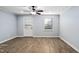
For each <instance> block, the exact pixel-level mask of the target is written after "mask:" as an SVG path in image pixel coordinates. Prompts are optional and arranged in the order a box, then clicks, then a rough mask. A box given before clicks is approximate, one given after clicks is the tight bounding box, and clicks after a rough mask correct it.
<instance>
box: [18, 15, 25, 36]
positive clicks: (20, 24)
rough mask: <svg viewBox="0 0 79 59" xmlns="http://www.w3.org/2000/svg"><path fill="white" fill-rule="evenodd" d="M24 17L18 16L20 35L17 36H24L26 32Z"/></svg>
mask: <svg viewBox="0 0 79 59" xmlns="http://www.w3.org/2000/svg"><path fill="white" fill-rule="evenodd" d="M23 17H24V16H18V17H17V24H18V29H17V30H18V34H17V36H24V32H23Z"/></svg>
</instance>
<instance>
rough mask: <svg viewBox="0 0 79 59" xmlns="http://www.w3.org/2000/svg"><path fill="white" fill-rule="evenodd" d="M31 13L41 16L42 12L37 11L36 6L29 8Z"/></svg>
mask: <svg viewBox="0 0 79 59" xmlns="http://www.w3.org/2000/svg"><path fill="white" fill-rule="evenodd" d="M31 10H32V13H35V14H37V15H41V12H44V11H43V10H40V9H37V6H31Z"/></svg>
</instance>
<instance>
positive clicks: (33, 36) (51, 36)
mask: <svg viewBox="0 0 79 59" xmlns="http://www.w3.org/2000/svg"><path fill="white" fill-rule="evenodd" d="M33 37H53V38H55V37H58V38H59V36H33Z"/></svg>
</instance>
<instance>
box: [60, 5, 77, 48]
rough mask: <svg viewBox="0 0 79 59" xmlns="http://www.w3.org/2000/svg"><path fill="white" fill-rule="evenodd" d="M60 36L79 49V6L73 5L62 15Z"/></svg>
mask: <svg viewBox="0 0 79 59" xmlns="http://www.w3.org/2000/svg"><path fill="white" fill-rule="evenodd" d="M60 36H61V37H63V38H64V39H65V40H66V41H68V42H69V43H70V44H72V45H73V46H75V47H76V48H77V49H79V7H76V6H75V7H71V8H70V9H69V10H67V11H66V12H65V13H63V14H62V15H61V19H60Z"/></svg>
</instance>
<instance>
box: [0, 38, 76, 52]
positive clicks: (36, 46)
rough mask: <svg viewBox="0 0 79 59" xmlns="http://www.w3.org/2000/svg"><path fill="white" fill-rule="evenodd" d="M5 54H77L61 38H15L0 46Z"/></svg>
mask: <svg viewBox="0 0 79 59" xmlns="http://www.w3.org/2000/svg"><path fill="white" fill-rule="evenodd" d="M0 52H3V53H76V51H75V50H74V49H73V48H71V47H70V46H69V45H67V44H66V43H65V42H63V41H62V40H61V39H59V38H15V39H12V40H9V41H7V42H5V43H3V44H0Z"/></svg>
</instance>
